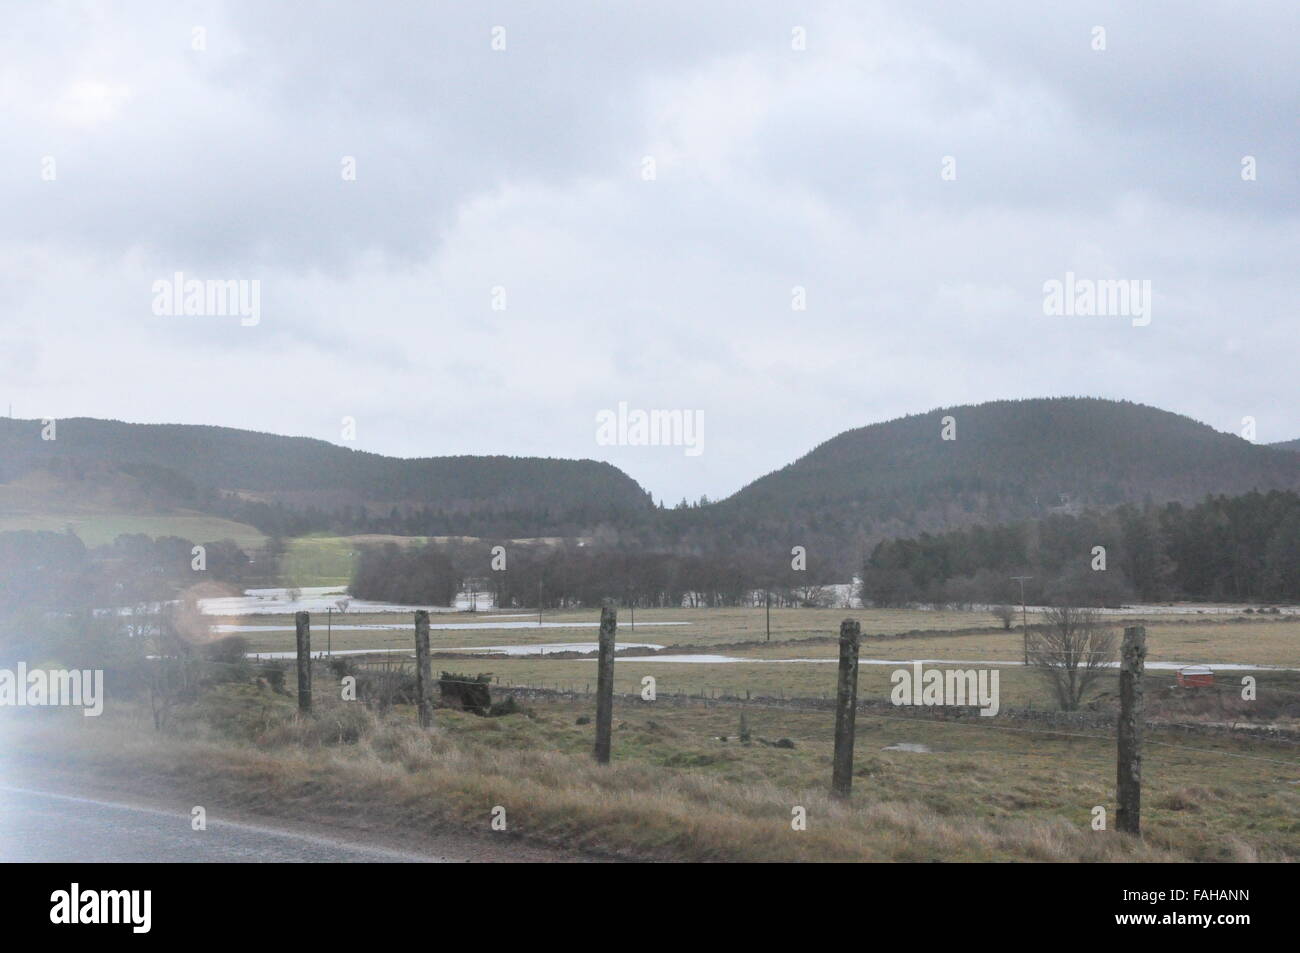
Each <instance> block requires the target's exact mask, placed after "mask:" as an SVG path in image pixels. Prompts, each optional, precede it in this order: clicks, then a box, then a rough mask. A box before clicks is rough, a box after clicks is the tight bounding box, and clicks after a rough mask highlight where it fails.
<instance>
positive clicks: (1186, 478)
mask: <svg viewBox="0 0 1300 953" xmlns="http://www.w3.org/2000/svg"><path fill="white" fill-rule="evenodd" d="M948 417H951V418H952V425H953V426H952V428H951V429H950V431H949V433H950V435H951V436H952V437H953V439H943V437H944V433H943V431H944V418H948ZM1297 488H1300V454H1295V453H1290V452H1286V451H1283V450H1278V449H1273V448H1270V447H1264V446H1257V445H1254V444H1251V443H1249V442H1247V441H1245V440H1242V439H1241V438H1239V437H1236V436H1233V435H1229V434H1224V433H1220V432H1218V431H1216V430H1214V429H1213V428H1211V427H1208V426H1206V425H1205V424H1201V423H1198V422H1197V421H1195V420H1192V419H1190V418H1188V417H1183V416H1180V415H1178V414H1172V413H1169V412H1167V411H1163V410H1158V409H1156V408H1153V407H1147V406H1143V405H1141V404H1134V403H1129V402H1122V401H1111V400H1101V399H1094V398H1047V399H1034V400H1020V401H995V402H991V403H986V404H977V405H972V406H962V407H948V408H942V409H939V410H934V411H931V412H929V413H925V414H915V415H912V416H908V417H902V418H899V419H897V420H891V421H888V422H885V423H879V424H873V425H871V426H868V427H861V428H859V429H857V430H850V431H847V432H845V433H843V434H840V435H839V436H837V437H835V438H833V439H831V440H829V441H827V442H826V443H824V444H822V445H821V446H819V447H817V448H816V449H814V450H813V451H812V452H810V453H808V454H807V455H806V456H804V457H802V458H800V459H799V460H796V461H795V462H794V463H791V464H790V465H788V466H786V467H784V468H782V469H780V470H777V471H775V472H774V473H771V474H768V475H767V476H765V477H763V478H761V479H759V480H756V481H755V482H753V483H751V484H750V485H749V486H747V487H745V488H744V489H742V490H741V491H740V492H738V493H736V494H735V495H734V496H732V497H730V498H728V499H726V500H723V501H722V502H720V503H717V504H713V505H710V506H706V507H701V508H698V509H695V510H692V511H690V512H689V514H687V515H686V516H685V518H684V520H683V521H684V522H685V523H687V524H688V525H689V527H690V530H689V532H690V534H691V535H696V534H701V535H705V534H711V535H713V536H714V537H716V538H724V539H729V540H730V541H731V543H732V545H736V546H741V545H761V544H764V542H765V541H766V545H772V541H774V540H780V541H781V542H782V543H783V544H784V545H785V546H786V548H787V549H788V548H789V546H793V545H803V546H805V547H808V549H809V552H810V553H811V552H812V551H813V548H814V547H816V548H817V549H818V550H820V551H822V552H823V553H825V554H826V555H827V556H828V557H829V558H831V559H832V560H833V561H834V562H835V563H836V564H837V565H842V566H847V565H860V559H861V557H862V556H864V555H865V554H867V553H869V552H870V551H871V549H872V547H873V546H874V545H875V543H876V542H878V541H879V540H881V539H884V538H888V537H898V536H914V535H916V534H917V533H920V532H934V531H941V530H945V529H951V528H955V527H960V526H965V525H971V524H974V523H996V522H1005V521H1007V520H1011V519H1019V518H1025V517H1034V516H1040V515H1044V514H1046V513H1050V512H1074V511H1078V510H1080V509H1082V508H1083V507H1086V506H1108V505H1113V504H1119V503H1124V502H1135V503H1142V502H1145V501H1147V500H1151V501H1154V502H1164V501H1170V500H1178V501H1184V502H1195V501H1199V500H1201V499H1202V498H1204V497H1205V496H1206V495H1207V494H1209V493H1223V494H1234V495H1235V494H1240V493H1246V492H1249V491H1250V490H1256V489H1258V490H1272V489H1279V490H1287V489H1297ZM680 529H681V530H684V529H685V527H681V528H680Z"/></svg>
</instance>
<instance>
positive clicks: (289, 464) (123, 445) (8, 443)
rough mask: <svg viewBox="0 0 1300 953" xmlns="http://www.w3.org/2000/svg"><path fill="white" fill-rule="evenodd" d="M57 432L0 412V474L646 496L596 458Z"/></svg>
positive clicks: (541, 503)
mask: <svg viewBox="0 0 1300 953" xmlns="http://www.w3.org/2000/svg"><path fill="white" fill-rule="evenodd" d="M57 426H58V429H57V439H55V440H52V441H45V440H41V438H40V423H39V421H25V420H10V419H5V418H0V482H7V481H9V480H12V479H14V478H15V477H16V476H17V475H19V474H21V473H23V472H25V471H28V470H30V469H32V468H33V467H37V466H41V465H43V464H47V463H49V462H51V461H57V460H83V461H96V462H105V461H107V462H111V463H116V464H121V465H127V466H130V465H137V464H150V465H153V466H155V467H162V468H165V469H167V470H170V471H173V472H175V473H177V474H180V475H181V476H183V477H184V478H185V479H186V480H188V481H191V482H193V483H194V484H195V485H197V486H198V487H205V488H209V489H217V490H226V491H239V492H241V493H244V494H248V495H250V496H252V497H253V498H256V499H262V500H269V501H280V502H285V503H289V504H301V505H315V506H324V507H337V506H360V505H363V504H365V503H383V504H394V505H396V504H412V505H423V506H434V507H439V508H443V509H448V510H456V509H464V508H467V507H468V508H478V507H499V508H501V509H519V510H522V509H529V508H538V507H555V508H557V509H566V508H582V507H588V508H590V507H612V508H615V509H629V510H637V509H640V510H648V509H649V508H650V500H649V497H648V495H647V494H646V492H645V491H644V490H642V489H641V487H640V486H638V485H637V483H636V481H634V480H633V479H632V478H631V477H629V476H627V474H625V473H623V472H622V471H621V470H619V469H618V468H617V467H614V466H612V465H610V464H608V463H601V462H598V461H595V460H562V459H550V458H540V457H507V456H452V457H425V458H418V459H402V458H397V457H386V456H382V455H380V454H377V453H368V452H366V451H363V450H352V449H350V448H347V447H340V446H337V445H335V444H331V443H327V442H326V441H324V440H316V439H312V438H309V437H284V436H279V435H276V434H267V433H257V432H254V431H248V430H236V429H233V428H229V427H213V426H198V425H189V424H132V423H124V422H122V421H117V420H98V419H94V418H87V417H73V418H68V419H65V420H59V421H58V425H57Z"/></svg>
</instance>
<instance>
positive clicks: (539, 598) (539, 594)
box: [537, 579, 542, 629]
mask: <svg viewBox="0 0 1300 953" xmlns="http://www.w3.org/2000/svg"><path fill="white" fill-rule="evenodd" d="M541 627H542V581H541V580H540V579H538V580H537V628H539V629H540V628H541Z"/></svg>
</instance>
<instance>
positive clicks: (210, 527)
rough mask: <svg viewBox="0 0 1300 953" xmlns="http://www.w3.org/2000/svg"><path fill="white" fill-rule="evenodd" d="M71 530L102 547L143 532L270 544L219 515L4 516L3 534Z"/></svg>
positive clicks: (245, 544)
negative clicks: (129, 535) (125, 536)
mask: <svg viewBox="0 0 1300 953" xmlns="http://www.w3.org/2000/svg"><path fill="white" fill-rule="evenodd" d="M69 528H70V529H71V530H72V531H73V532H74V533H76V534H77V535H78V536H79V537H81V540H82V542H84V543H85V544H86V545H87V546H102V545H104V544H106V543H111V542H112V541H113V540H115V539H116V538H117V537H119V536H122V535H126V534H131V533H143V534H144V535H146V536H153V537H159V536H179V537H181V538H182V539H188V540H190V541H191V542H195V543H212V542H217V541H218V540H223V539H231V540H234V541H235V542H236V543H237V544H238V545H239V546H240V548H242V549H245V550H247V549H252V548H255V547H258V546H261V545H262V544H263V543H264V542H266V536H265V535H263V534H262V533H261V532H259V531H258V530H256V529H254V528H253V527H252V526H249V525H247V524H245V523H236V522H235V521H234V520H227V519H222V518H221V517H218V516H207V515H204V514H202V513H194V514H165V515H149V514H139V513H101V512H86V513H83V512H77V511H75V510H74V511H68V512H64V513H41V514H27V515H14V516H0V532H6V531H10V530H48V531H51V532H56V533H61V532H63V531H64V530H66V529H69Z"/></svg>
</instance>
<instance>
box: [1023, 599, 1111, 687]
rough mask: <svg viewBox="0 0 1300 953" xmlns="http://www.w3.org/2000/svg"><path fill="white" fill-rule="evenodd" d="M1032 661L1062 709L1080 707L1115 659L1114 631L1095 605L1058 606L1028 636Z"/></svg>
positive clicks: (1046, 612)
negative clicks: (1084, 606)
mask: <svg viewBox="0 0 1300 953" xmlns="http://www.w3.org/2000/svg"><path fill="white" fill-rule="evenodd" d="M1028 656H1029V664H1030V665H1032V666H1033V667H1034V668H1036V669H1038V670H1039V671H1040V672H1042V673H1043V675H1044V676H1045V677H1046V678H1047V681H1048V684H1049V685H1051V687H1052V694H1054V695H1055V696H1056V701H1057V704H1059V705H1060V707H1061V710H1062V711H1077V710H1078V708H1079V705H1080V703H1081V702H1082V701H1083V698H1084V696H1085V695H1086V694H1087V693H1088V690H1089V689H1090V688H1091V687H1092V686H1093V685H1094V684H1095V683H1096V681H1097V679H1098V678H1100V677H1101V676H1102V674H1103V673H1104V672H1105V671H1106V669H1107V668H1108V667H1109V666H1110V665H1111V664H1112V663H1113V662H1114V660H1115V633H1114V631H1113V630H1111V629H1107V628H1105V627H1104V626H1103V625H1102V624H1101V617H1100V616H1099V615H1098V613H1097V612H1096V610H1094V609H1076V608H1073V607H1071V606H1055V607H1053V608H1050V609H1046V610H1044V612H1043V624H1042V625H1039V626H1035V627H1034V629H1033V631H1031V632H1030V633H1029V638H1028Z"/></svg>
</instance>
